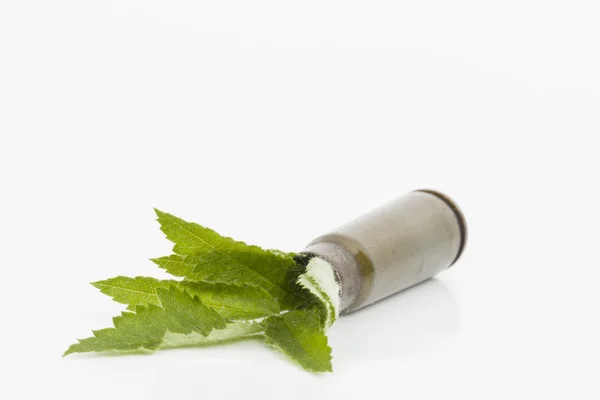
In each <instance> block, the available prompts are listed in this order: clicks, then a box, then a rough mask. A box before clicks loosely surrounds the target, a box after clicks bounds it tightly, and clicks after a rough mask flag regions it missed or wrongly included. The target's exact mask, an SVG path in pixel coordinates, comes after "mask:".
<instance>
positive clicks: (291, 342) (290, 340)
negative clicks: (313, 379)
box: [262, 308, 332, 372]
mask: <svg viewBox="0 0 600 400" xmlns="http://www.w3.org/2000/svg"><path fill="white" fill-rule="evenodd" d="M319 314H320V309H319V308H309V309H306V310H295V311H290V312H288V313H286V314H282V315H281V316H275V317H269V318H267V319H266V320H264V321H263V322H262V324H263V326H264V328H265V337H266V339H265V341H266V342H267V343H268V344H270V345H272V346H274V347H276V348H277V349H279V350H281V351H282V352H283V353H285V354H286V355H287V356H289V357H290V358H291V359H292V360H294V361H296V362H297V363H298V364H300V365H301V366H302V367H303V368H304V369H306V370H309V371H314V372H332V368H331V347H329V345H328V344H327V336H326V335H325V333H324V332H323V330H322V325H321V316H320V315H319Z"/></svg>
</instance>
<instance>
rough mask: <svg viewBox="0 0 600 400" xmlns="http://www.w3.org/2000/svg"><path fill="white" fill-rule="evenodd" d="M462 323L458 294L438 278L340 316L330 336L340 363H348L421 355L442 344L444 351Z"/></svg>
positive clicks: (455, 336)
mask: <svg viewBox="0 0 600 400" xmlns="http://www.w3.org/2000/svg"><path fill="white" fill-rule="evenodd" d="M459 327H460V322H459V306H458V302H457V299H456V297H455V295H454V293H453V292H452V290H450V288H449V287H448V286H447V285H446V284H444V282H443V281H442V280H439V279H435V278H434V279H430V280H427V281H425V282H423V283H420V284H418V285H416V286H413V287H412V288H409V289H407V290H405V291H402V292H400V293H397V294H395V295H393V296H390V297H388V298H387V299H384V300H381V301H379V302H378V303H375V304H373V305H371V306H369V307H366V308H363V309H361V310H358V311H356V312H354V313H352V314H349V315H346V316H344V317H343V318H340V319H339V320H338V321H337V322H336V324H335V325H334V326H333V327H332V328H331V330H330V331H329V337H330V344H332V347H333V348H334V356H335V359H336V361H337V365H343V364H344V363H346V362H352V361H356V362H358V361H359V360H373V359H389V358H396V357H399V358H406V357H408V356H411V355H418V354H421V355H422V353H425V352H429V351H431V350H432V349H433V348H436V347H439V346H441V345H443V349H441V352H442V353H444V350H446V351H447V350H448V349H452V348H454V347H455V346H454V344H453V341H455V340H456V338H457V333H458V331H459ZM382 343H387V344H388V345H385V346H382V345H381V344H382Z"/></svg>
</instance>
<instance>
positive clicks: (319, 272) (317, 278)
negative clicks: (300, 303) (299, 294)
mask: <svg viewBox="0 0 600 400" xmlns="http://www.w3.org/2000/svg"><path fill="white" fill-rule="evenodd" d="M298 283H299V284H300V285H301V286H302V287H304V288H306V289H307V290H309V291H310V292H311V293H312V294H314V295H315V296H316V297H317V298H318V299H319V300H321V301H322V302H323V305H324V306H325V309H326V310H327V326H328V327H329V326H331V325H332V324H333V323H334V321H335V320H336V318H337V317H338V315H339V313H340V302H341V298H340V289H341V288H340V284H339V283H338V281H337V279H336V277H335V272H334V270H333V266H332V265H331V264H330V263H328V262H327V261H325V260H323V259H322V258H319V257H313V258H311V260H310V261H309V262H308V265H307V266H306V272H305V273H304V274H302V275H300V277H299V278H298Z"/></svg>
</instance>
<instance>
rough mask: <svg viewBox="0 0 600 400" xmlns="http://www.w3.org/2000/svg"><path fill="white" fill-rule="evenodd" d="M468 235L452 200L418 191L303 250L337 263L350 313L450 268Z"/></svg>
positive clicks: (344, 305) (344, 302)
mask: <svg viewBox="0 0 600 400" xmlns="http://www.w3.org/2000/svg"><path fill="white" fill-rule="evenodd" d="M466 238H467V229H466V223H465V219H464V216H463V214H462V212H461V211H460V209H459V208H458V206H457V205H456V204H455V203H454V202H453V201H452V200H450V198H448V197H447V196H445V195H443V194H441V193H439V192H436V191H432V190H417V191H414V192H410V193H408V194H406V195H404V196H402V197H400V198H398V199H396V200H393V201H391V202H390V203H387V204H384V205H383V206H381V207H379V208H376V209H374V210H372V211H371V212H369V213H367V214H365V215H363V216H361V217H359V218H357V219H355V220H353V221H350V222H349V223H347V224H345V225H342V226H340V227H339V228H337V229H335V230H333V231H332V232H330V233H328V234H325V235H322V236H319V237H318V238H316V239H315V240H313V241H312V242H311V243H310V244H309V245H308V246H307V247H306V249H305V250H304V253H307V254H310V255H314V256H318V257H320V258H323V259H324V260H326V261H328V262H329V263H330V264H331V265H332V266H333V269H334V271H335V273H336V276H337V279H338V281H339V283H340V287H341V292H340V296H341V311H342V313H348V312H352V311H355V310H357V309H359V308H362V307H365V306H367V305H369V304H372V303H374V302H376V301H378V300H381V299H383V298H385V297H388V296H390V295H392V294H394V293H396V292H399V291H401V290H403V289H406V288H408V287H410V286H413V285H415V284H417V283H419V282H422V281H424V280H426V279H428V278H431V277H432V276H434V275H436V274H437V273H439V272H440V271H443V270H445V269H446V268H448V267H450V266H451V265H452V264H454V262H456V260H457V259H458V258H459V257H460V255H461V253H462V251H463V249H464V246H465V242H466Z"/></svg>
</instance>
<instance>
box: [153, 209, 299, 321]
mask: <svg viewBox="0 0 600 400" xmlns="http://www.w3.org/2000/svg"><path fill="white" fill-rule="evenodd" d="M155 211H156V215H157V216H158V222H159V223H160V224H161V230H162V231H163V232H164V233H165V235H166V236H167V239H169V240H170V241H172V242H173V243H175V246H174V247H173V252H175V253H177V254H178V255H180V256H185V258H175V257H172V258H169V260H166V259H164V258H163V259H157V260H154V261H155V262H156V263H157V264H159V265H160V266H162V267H163V268H165V269H167V270H168V271H169V272H171V271H173V272H174V273H175V274H177V275H178V276H185V277H186V278H188V279H190V280H194V281H207V282H213V283H216V282H224V283H234V284H242V285H243V284H251V285H254V286H258V287H261V288H263V289H265V290H266V291H267V292H269V293H270V294H271V295H272V296H273V297H275V298H276V299H277V300H278V301H279V302H280V304H281V305H282V308H283V309H291V308H295V307H297V306H298V305H300V304H302V302H303V299H302V296H301V291H300V290H298V288H297V287H296V285H295V279H297V275H298V272H299V271H298V268H297V266H296V262H295V261H294V256H295V254H291V253H282V252H279V251H272V250H264V249H261V248H260V247H258V246H250V245H247V244H245V243H243V242H238V241H235V240H233V239H231V238H228V237H224V236H221V235H219V234H218V233H216V232H215V231H213V230H211V229H208V228H205V227H203V226H201V225H198V224H195V223H191V222H186V221H184V220H182V219H180V218H177V217H175V216H173V215H171V214H167V213H164V212H162V211H159V210H155ZM182 261H183V262H182ZM169 262H171V263H170V264H169ZM173 262H177V264H176V265H174V264H173ZM191 263H195V266H194V268H193V270H190V269H189V264H191ZM185 264H188V265H187V266H186V265H185Z"/></svg>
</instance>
